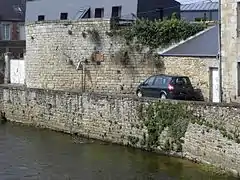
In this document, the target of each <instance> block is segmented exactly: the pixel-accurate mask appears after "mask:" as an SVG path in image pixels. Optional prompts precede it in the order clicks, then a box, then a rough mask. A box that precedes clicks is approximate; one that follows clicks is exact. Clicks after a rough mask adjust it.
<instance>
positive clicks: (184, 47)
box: [159, 25, 219, 57]
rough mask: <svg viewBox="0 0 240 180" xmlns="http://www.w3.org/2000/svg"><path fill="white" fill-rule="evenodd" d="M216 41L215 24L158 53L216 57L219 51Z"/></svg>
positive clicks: (216, 27)
mask: <svg viewBox="0 0 240 180" xmlns="http://www.w3.org/2000/svg"><path fill="white" fill-rule="evenodd" d="M218 42H219V39H218V25H215V26H212V27H210V28H209V29H207V30H205V31H204V32H202V33H199V34H198V35H196V36H195V37H193V38H189V39H188V40H186V41H185V42H183V43H179V45H176V46H173V47H172V48H169V49H168V50H165V51H164V52H161V53H159V54H160V55H162V56H186V57H187V56H193V57H216V56H217V55H218V53H219V51H218V50H219V46H218Z"/></svg>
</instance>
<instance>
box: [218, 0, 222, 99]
mask: <svg viewBox="0 0 240 180" xmlns="http://www.w3.org/2000/svg"><path fill="white" fill-rule="evenodd" d="M221 41H222V39H221V0H219V2H218V51H219V52H218V59H219V68H218V72H219V101H220V102H222V101H223V98H222V95H223V91H222V46H221Z"/></svg>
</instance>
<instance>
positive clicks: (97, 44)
mask: <svg viewBox="0 0 240 180" xmlns="http://www.w3.org/2000/svg"><path fill="white" fill-rule="evenodd" d="M26 46H27V47H26V49H27V51H26V63H25V65H26V84H27V87H30V88H44V89H54V90H79V91H81V90H84V91H85V92H107V93H120V94H123V93H128V94H129V93H131V94H132V93H135V91H136V87H137V86H138V85H139V83H140V82H142V81H143V80H145V79H146V78H148V77H149V76H151V75H153V74H160V73H166V74H172V75H187V76H189V77H190V79H191V81H192V83H193V86H194V87H195V88H196V89H199V90H201V92H202V94H203V96H204V98H205V100H208V99H209V97H210V93H209V89H210V82H209V74H210V72H209V68H210V67H216V66H217V61H216V58H193V57H191V58H187V57H184V58H180V57H165V58H160V57H159V58H157V59H156V57H154V56H153V55H152V54H151V53H150V51H149V49H148V48H144V47H141V46H140V45H136V44H131V45H126V42H125V40H124V38H123V37H122V36H119V35H117V33H115V34H114V33H113V32H112V31H111V29H110V22H109V20H96V19H93V20H82V21H50V22H48V21H44V22H36V23H31V24H28V25H27V26H26ZM97 54H98V55H97ZM97 60H102V62H101V63H98V62H97ZM79 62H82V64H84V67H83V66H81V64H80V63H79Z"/></svg>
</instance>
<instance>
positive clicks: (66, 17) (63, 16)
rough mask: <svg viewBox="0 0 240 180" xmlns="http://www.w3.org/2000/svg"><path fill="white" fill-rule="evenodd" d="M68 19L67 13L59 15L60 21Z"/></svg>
mask: <svg viewBox="0 0 240 180" xmlns="http://www.w3.org/2000/svg"><path fill="white" fill-rule="evenodd" d="M66 19H68V13H61V15H60V20H66Z"/></svg>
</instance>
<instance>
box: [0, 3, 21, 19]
mask: <svg viewBox="0 0 240 180" xmlns="http://www.w3.org/2000/svg"><path fill="white" fill-rule="evenodd" d="M25 11H26V0H0V21H23V22H24V21H25Z"/></svg>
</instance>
